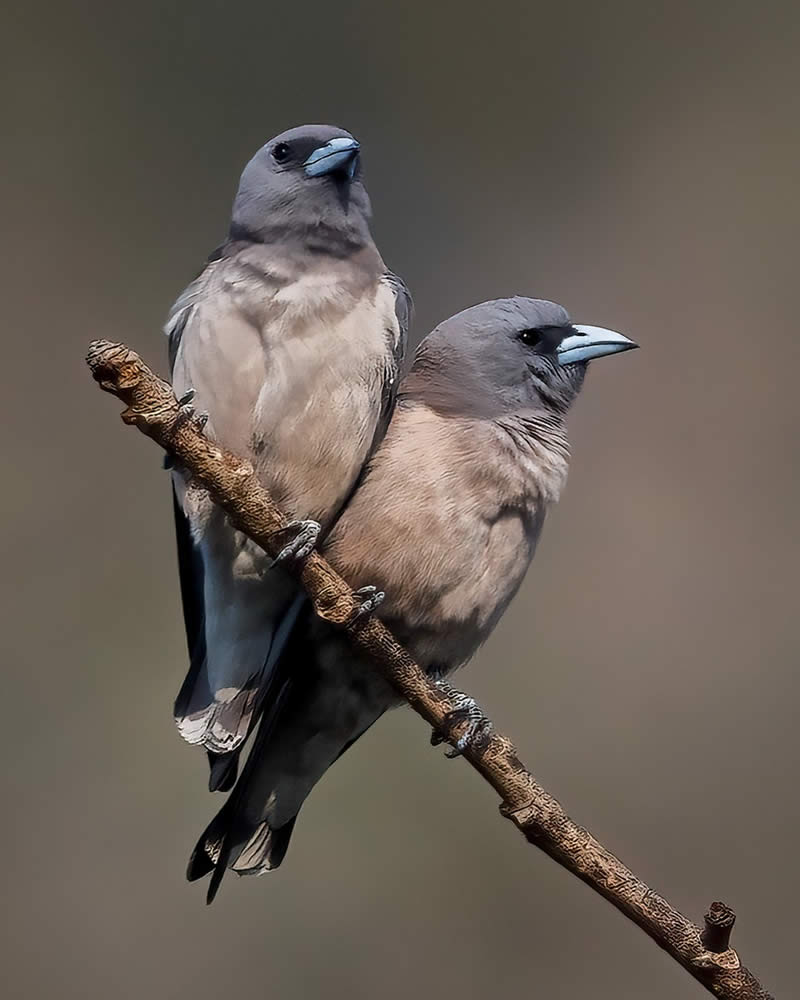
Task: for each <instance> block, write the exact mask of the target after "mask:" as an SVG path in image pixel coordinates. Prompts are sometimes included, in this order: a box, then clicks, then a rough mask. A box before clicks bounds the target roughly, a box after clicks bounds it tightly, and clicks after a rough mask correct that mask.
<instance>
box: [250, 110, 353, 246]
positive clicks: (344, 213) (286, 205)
mask: <svg viewBox="0 0 800 1000" xmlns="http://www.w3.org/2000/svg"><path fill="white" fill-rule="evenodd" d="M369 217H370V204H369V197H368V195H367V192H366V188H365V187H364V184H363V181H362V176H361V156H360V146H359V143H358V141H357V140H356V139H355V138H353V136H352V135H351V134H350V133H349V132H346V131H345V130H344V129H341V128H335V127H334V126H332V125H301V126H299V127H297V128H292V129H289V130H288V131H287V132H281V134H280V135H276V136H275V138H274V139H270V140H269V142H267V143H266V144H265V145H264V146H262V147H261V149H259V151H258V152H257V153H256V154H255V156H254V157H253V158H252V160H250V162H249V163H248V164H247V166H246V167H245V168H244V171H243V173H242V177H241V180H240V182H239V190H238V192H237V194H236V199H235V200H234V203H233V212H232V217H231V237H232V238H234V239H246V240H252V241H254V242H261V243H268V242H272V241H273V240H280V239H287V240H290V241H291V240H296V241H299V242H306V243H310V244H311V246H312V248H315V249H324V250H331V252H337V246H338V244H339V243H343V244H345V245H349V244H351V243H352V244H354V245H355V246H356V247H357V246H358V245H360V244H363V243H364V242H366V241H368V240H369V239H370V235H369ZM316 243H318V244H319V246H316V245H315V244H316Z"/></svg>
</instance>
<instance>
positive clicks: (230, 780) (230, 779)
mask: <svg viewBox="0 0 800 1000" xmlns="http://www.w3.org/2000/svg"><path fill="white" fill-rule="evenodd" d="M239 753H240V751H239V750H231V751H230V752H229V753H214V752H213V751H212V750H209V751H208V766H209V768H210V771H209V775H208V790H209V792H229V791H230V790H231V789H232V788H233V786H234V784H235V783H236V773H237V771H238V770H239Z"/></svg>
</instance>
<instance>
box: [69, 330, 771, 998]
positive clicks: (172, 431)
mask: <svg viewBox="0 0 800 1000" xmlns="http://www.w3.org/2000/svg"><path fill="white" fill-rule="evenodd" d="M86 360H87V363H88V365H89V367H90V369H91V371H92V375H93V376H94V378H95V379H96V380H97V381H98V382H99V384H100V386H101V388H102V389H104V390H106V391H107V392H110V393H112V394H113V395H115V396H117V397H118V398H119V399H120V400H121V401H122V402H123V403H124V404H125V406H126V409H125V410H124V411H123V413H122V419H123V421H124V422H125V423H127V424H134V425H135V426H136V427H138V428H139V430H140V431H142V432H143V433H144V434H146V435H147V436H148V437H151V438H152V439H153V440H154V441H156V442H157V443H158V444H159V445H160V446H161V447H162V448H164V449H165V451H167V452H168V453H169V454H170V455H174V456H175V457H176V458H178V459H179V460H180V462H181V463H182V464H183V465H185V466H186V468H187V469H188V470H189V471H190V472H191V474H192V476H193V477H194V479H195V480H196V481H197V482H199V483H200V484H201V485H202V486H204V487H205V488H206V489H207V490H208V492H209V494H210V495H211V497H212V499H213V500H214V501H215V502H216V503H217V504H219V506H220V507H222V508H223V509H224V510H225V512H226V513H227V514H228V516H229V518H230V520H231V522H232V523H233V524H234V525H235V526H236V527H237V528H238V529H239V530H240V531H242V532H244V534H246V535H247V536H249V537H250V538H251V539H253V541H255V542H257V543H258V544H259V545H260V546H261V547H262V548H264V549H265V550H266V551H267V553H268V554H269V555H271V556H275V555H276V554H277V552H278V551H279V549H280V548H281V546H282V542H281V537H280V534H279V533H280V531H281V529H282V528H284V527H285V526H286V524H287V520H288V519H287V518H286V517H285V516H284V515H283V514H282V513H281V511H280V510H278V508H277V507H276V506H275V504H274V503H273V502H272V499H271V498H270V496H269V494H268V493H267V491H266V490H265V489H264V487H263V486H262V485H261V484H260V482H259V481H258V479H257V478H256V475H255V473H254V471H253V467H252V466H251V465H250V463H248V462H246V461H243V460H242V459H239V458H237V457H236V456H234V455H231V454H229V453H228V452H226V451H223V450H222V449H221V448H219V447H218V446H217V445H216V444H214V443H213V442H212V441H210V440H208V439H207V438H206V437H204V435H203V433H202V421H201V420H199V419H198V418H197V417H195V416H194V414H193V413H192V411H191V410H190V409H188V408H187V407H186V406H181V405H180V404H179V402H178V400H176V398H175V395H174V393H173V391H172V389H171V388H170V386H169V385H168V384H167V383H166V382H164V381H162V380H161V379H159V378H158V377H157V376H156V375H154V374H153V372H151V371H150V369H149V368H148V367H147V366H146V365H145V364H144V362H143V361H142V360H141V358H139V356H138V355H137V354H135V353H134V352H133V351H131V350H129V349H128V348H126V347H125V346H124V345H122V344H113V343H111V342H109V341H107V340H96V341H93V343H92V344H91V345H90V347H89V352H88V355H87V359H86ZM298 574H299V577H300V580H301V582H302V584H303V586H304V588H305V589H306V590H307V592H308V594H309V596H310V598H311V600H312V601H313V603H314V607H315V609H316V611H317V614H319V615H320V617H321V618H324V619H325V620H326V621H328V622H330V623H331V624H333V625H335V626H337V627H340V628H344V629H345V630H346V631H347V632H348V634H349V636H350V639H351V641H352V642H353V643H354V645H355V646H356V647H357V648H358V649H359V650H360V651H361V652H363V653H365V654H366V655H367V656H369V657H370V658H371V659H372V660H373V661H374V663H375V666H376V668H377V669H379V670H380V671H381V673H382V674H383V675H384V676H385V677H386V679H387V680H388V681H389V682H390V683H391V684H392V686H393V687H394V688H395V689H396V690H397V691H398V692H399V693H400V694H401V695H402V696H403V698H405V700H406V701H407V702H408V703H409V704H410V705H411V707H412V708H413V709H414V710H415V711H416V712H418V713H419V715H421V716H422V718H423V719H425V721H426V722H427V723H428V724H429V725H430V726H432V727H433V730H434V732H437V733H442V734H446V738H447V739H448V740H449V741H450V742H454V741H455V739H456V738H457V736H458V735H459V732H461V731H462V730H463V726H461V725H456V726H452V725H450V720H449V719H448V713H450V712H452V711H453V710H454V709H456V708H457V705H456V703H455V702H454V700H453V699H452V698H451V697H449V696H448V694H447V693H445V691H446V689H445V691H443V690H442V689H441V688H440V687H438V686H437V685H436V683H435V682H434V681H433V680H431V679H430V678H429V677H428V676H427V675H426V674H425V673H424V672H423V671H422V670H421V669H420V668H419V666H417V664H416V663H414V661H413V660H412V658H411V657H410V656H409V654H408V652H407V651H406V650H405V649H404V648H403V647H402V646H401V645H400V644H399V643H398V642H397V640H396V639H395V638H394V636H393V635H392V634H391V632H389V630H388V629H387V628H386V626H385V625H383V624H382V622H380V621H379V620H378V619H376V618H374V617H373V618H368V619H366V620H363V619H358V618H357V617H356V612H357V611H358V608H359V606H360V605H359V601H358V599H357V598H356V597H355V596H354V594H353V591H352V589H351V588H350V587H349V586H348V585H347V583H346V582H345V581H344V580H343V579H342V578H341V577H340V576H339V574H338V573H336V572H335V570H334V569H333V568H332V567H331V566H329V565H328V563H327V562H326V561H325V560H324V559H323V558H322V557H321V556H320V555H319V554H318V553H316V552H314V553H312V555H311V556H310V557H309V558H308V559H307V560H306V561H305V562H304V563H303V565H302V567H301V568H299V569H298ZM448 729H450V731H449V732H448ZM463 756H464V757H465V758H466V759H467V760H468V761H469V763H470V764H471V765H472V767H474V768H475V770H476V771H478V773H479V774H481V775H482V776H483V777H484V778H485V779H486V781H488V782H489V784H490V785H491V786H492V788H494V789H495V791H496V792H497V793H498V794H499V795H500V797H501V799H502V804H501V806H500V812H501V813H502V815H503V816H505V817H506V818H507V819H509V820H511V822H512V823H513V824H514V825H515V826H516V827H517V828H518V829H519V830H520V831H521V833H522V834H523V835H524V836H525V837H526V839H527V840H528V841H529V842H530V843H531V844H535V845H536V846H537V847H539V848H541V849H542V850H543V851H544V852H545V853H546V854H548V855H549V856H550V857H551V858H553V859H554V860H555V861H556V862H557V863H558V864H560V865H561V866H562V867H564V868H566V869H567V871H569V872H572V874H573V875H576V876H577V877H578V878H579V879H581V880H582V881H583V882H585V883H586V884H587V885H589V886H591V888H592V889H594V890H595V892H598V893H600V895H601V896H604V897H605V898H606V899H607V900H608V901H609V902H610V903H612V904H613V905H614V906H616V907H617V909H618V910H621V911H622V912H623V913H624V914H625V915H626V916H627V917H629V918H630V919H631V920H632V921H633V922H634V923H635V924H637V925H638V926H639V927H640V928H641V929H642V930H643V931H644V932H645V933H646V934H649V935H650V937H651V938H652V939H653V940H654V941H655V942H656V943H657V944H658V945H659V946H660V947H661V948H663V949H664V950H665V951H666V952H667V953H668V954H669V955H671V956H672V957H673V958H674V959H675V960H676V961H677V962H679V963H680V964H681V965H682V966H683V967H684V968H685V969H686V970H687V971H688V972H689V973H690V974H691V975H692V976H694V978H695V979H696V980H698V981H699V982H700V983H702V984H703V986H705V987H706V989H707V990H708V991H709V992H711V993H713V994H714V995H715V996H717V997H721V998H723V1000H774V998H772V997H771V994H769V993H768V992H767V991H766V990H765V989H764V987H763V986H761V984H760V983H759V982H758V980H757V979H756V978H755V976H753V974H752V973H750V972H749V971H748V970H747V969H746V968H744V966H743V965H742V964H741V963H740V961H739V957H738V955H737V954H736V952H735V951H734V950H733V949H732V948H730V946H729V937H730V932H731V929H732V927H733V921H734V919H735V917H734V914H733V911H732V910H730V909H729V908H728V907H726V906H724V904H722V903H713V904H712V905H711V908H710V910H709V913H708V914H707V915H706V918H705V930H704V931H701V930H700V928H699V927H697V926H696V925H695V924H694V923H692V922H691V921H690V920H688V919H687V918H686V917H685V916H683V914H682V913H680V912H679V911H678V910H676V909H675V908H674V907H673V906H671V905H670V904H669V903H668V902H667V901H666V900H665V899H664V898H663V897H661V896H659V895H658V894H657V893H656V892H654V891H653V890H652V889H651V888H650V887H649V886H647V885H646V884H645V883H644V882H642V880H641V879H639V878H637V877H636V876H635V875H634V874H633V872H631V871H629V870H628V869H627V868H626V867H625V865H623V864H622V862H621V861H620V860H619V859H618V858H616V857H614V855H613V854H611V853H610V852H609V851H607V850H606V848H605V847H603V846H602V844H600V843H598V842H597V841H596V840H595V839H594V837H593V836H592V835H591V834H590V833H589V832H588V830H585V829H584V828H583V827H581V826H578V824H577V823H574V822H573V821H572V820H571V819H570V818H569V816H567V814H566V813H565V812H564V810H563V808H562V807H561V805H560V804H559V803H558V802H557V801H556V800H555V799H554V798H553V796H552V795H550V794H549V793H548V792H547V791H545V789H544V788H542V787H541V785H539V783H538V782H537V781H536V779H535V778H534V777H533V775H531V774H530V773H529V772H528V771H527V770H526V768H525V767H524V766H523V764H522V763H521V761H520V760H519V758H518V757H517V755H516V751H515V749H514V747H513V745H512V744H511V741H510V740H508V739H507V738H506V737H504V736H501V735H500V734H498V733H497V732H495V731H494V730H493V729H492V730H491V731H490V734H489V736H488V739H487V740H484V741H482V746H481V747H480V748H475V747H470V748H468V749H466V750H465V752H464V754H463Z"/></svg>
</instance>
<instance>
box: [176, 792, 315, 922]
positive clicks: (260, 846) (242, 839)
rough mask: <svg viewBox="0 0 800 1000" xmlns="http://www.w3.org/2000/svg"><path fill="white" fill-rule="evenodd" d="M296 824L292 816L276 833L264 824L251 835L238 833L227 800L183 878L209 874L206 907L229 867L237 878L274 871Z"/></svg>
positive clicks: (199, 844)
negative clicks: (209, 881)
mask: <svg viewBox="0 0 800 1000" xmlns="http://www.w3.org/2000/svg"><path fill="white" fill-rule="evenodd" d="M296 820H297V816H293V817H292V818H291V819H290V820H289V822H288V823H284V825H283V826H282V827H280V828H279V829H277V830H273V829H272V827H270V825H269V824H268V823H266V822H263V823H260V824H259V825H258V827H256V830H255V832H251V830H252V828H250V830H242V829H241V823H240V822H237V821H236V818H235V817H234V816H233V815H232V811H231V800H230V799H229V800H228V802H226V803H225V805H224V806H223V807H222V809H220V811H219V812H218V813H217V815H216V816H215V817H214V819H213V820H212V821H211V823H209V825H208V826H207V827H206V829H205V830H204V831H203V834H202V836H201V837H200V839H199V840H198V841H197V844H196V845H195V849H194V850H193V851H192V856H191V857H190V858H189V864H188V866H187V868H186V878H187V879H188V880H189V881H190V882H195V881H197V879H200V878H203V877H204V876H205V875H208V874H209V873H212V874H211V883H210V885H209V887H208V894H207V895H206V903H213V901H214V897H215V896H216V895H217V892H218V890H219V887H220V884H221V883H222V879H223V878H224V876H225V872H226V870H227V869H228V868H229V867H230V868H231V869H232V870H233V871H235V872H236V873H237V875H261V874H263V873H264V872H267V871H273V870H274V869H275V868H277V867H278V866H279V865H280V863H281V862H282V861H283V859H284V857H285V855H286V851H287V848H288V847H289V840H290V839H291V836H292V830H293V829H294V824H295V821H296ZM237 827H238V828H239V829H237Z"/></svg>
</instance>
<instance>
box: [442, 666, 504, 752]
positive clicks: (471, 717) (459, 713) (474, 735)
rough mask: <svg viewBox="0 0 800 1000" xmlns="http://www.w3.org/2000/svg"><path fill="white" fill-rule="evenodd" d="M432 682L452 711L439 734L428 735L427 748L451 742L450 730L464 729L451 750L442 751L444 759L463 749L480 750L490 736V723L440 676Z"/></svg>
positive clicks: (469, 700) (446, 717)
mask: <svg viewBox="0 0 800 1000" xmlns="http://www.w3.org/2000/svg"><path fill="white" fill-rule="evenodd" d="M435 682H436V685H437V687H439V688H440V689H441V690H442V692H443V693H444V694H446V695H447V697H448V698H449V699H450V700H451V701H452V702H454V703H455V706H456V707H455V708H454V709H452V710H451V711H449V712H448V713H447V714H446V715H445V717H444V719H443V725H442V731H439V730H434V732H433V733H431V745H432V746H438V745H439V744H440V743H444V742H446V741H450V740H452V735H451V734H452V732H453V730H454V729H459V728H461V727H462V726H463V727H464V729H463V732H462V733H461V735H460V736H459V737H458V738H457V739H456V740H455V742H453V743H452V746H451V749H449V750H447V751H445V756H446V757H448V758H450V759H451V760H452V759H453V758H454V757H460V756H461V755H462V754H463V753H464V751H465V750H468V749H470V750H483V749H484V748H485V747H486V746H487V744H488V742H489V740H490V739H491V735H492V723H491V721H490V720H489V719H488V718H487V717H486V716H485V715H484V714H483V712H482V710H481V708H480V706H479V705H478V703H477V702H476V701H475V700H474V698H470V697H469V695H466V694H463V692H461V691H457V690H456V689H455V688H454V687H452V685H450V684H448V682H447V681H446V680H444V678H442V677H438V676H437V677H436V678H435Z"/></svg>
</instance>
